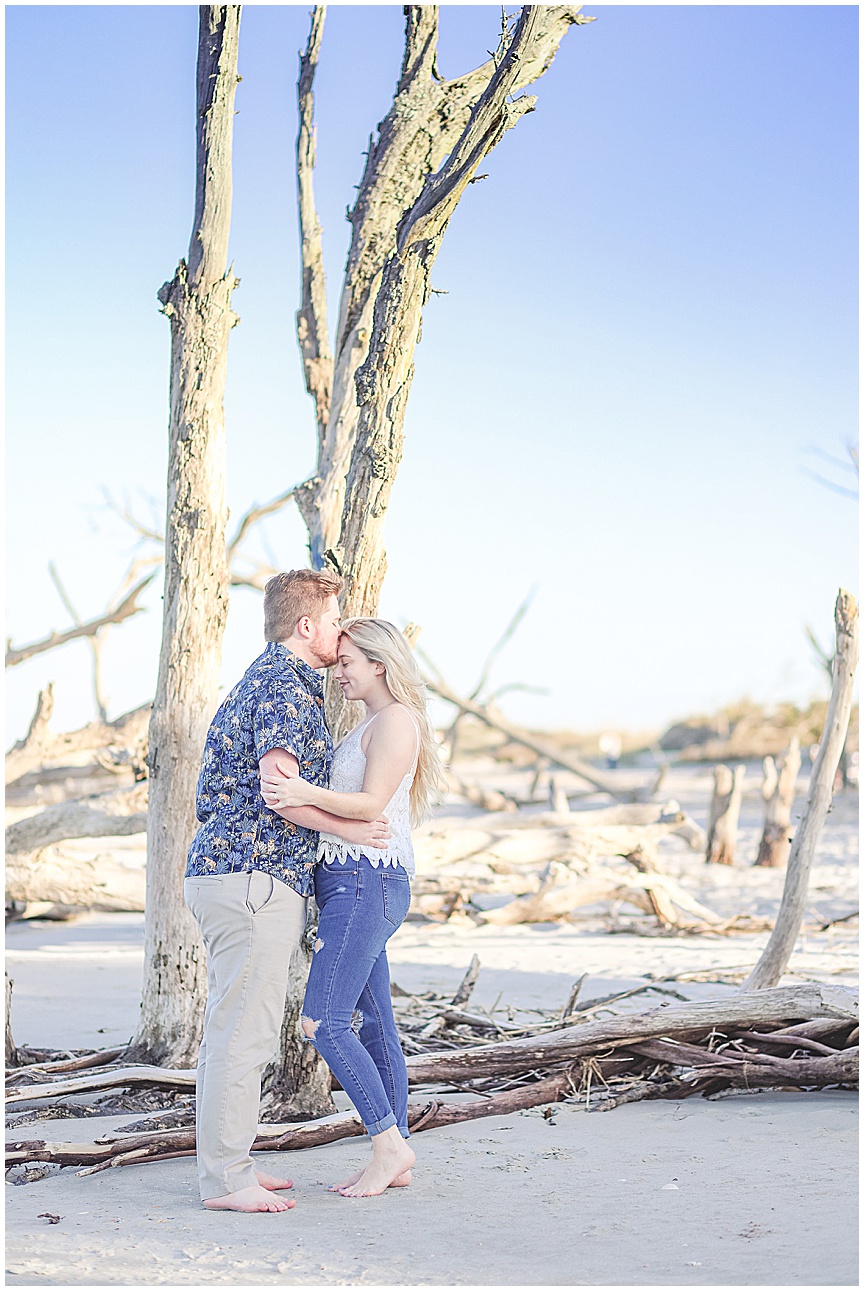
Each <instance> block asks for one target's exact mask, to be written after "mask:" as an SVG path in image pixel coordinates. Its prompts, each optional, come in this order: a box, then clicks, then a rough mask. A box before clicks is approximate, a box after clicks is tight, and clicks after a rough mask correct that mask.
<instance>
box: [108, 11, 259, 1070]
mask: <svg viewBox="0 0 864 1291" xmlns="http://www.w3.org/2000/svg"><path fill="white" fill-rule="evenodd" d="M239 24H240V6H239V5H202V6H200V28H199V40H198V125H197V144H198V147H197V185H196V199H195V219H194V223H193V228H192V237H191V240H190V243H189V256H188V263H186V262H185V261H182V260H181V261H180V264H179V266H178V268H177V273H176V275H175V276H174V279H173V281H172V282H169V283H166V284H165V286H164V287H163V288H162V289H161V291H160V292H159V299H160V300H161V301H162V304H163V306H164V312H165V314H166V315H167V316H168V318H169V319H170V321H171V421H170V449H169V463H168V519H167V528H166V537H165V605H164V617H163V627H162V651H161V654H160V658H159V678H158V683H157V689H156V698H155V701H154V705H153V716H152V718H151V722H150V754H149V766H150V777H151V781H152V783H151V786H150V803H149V813H148V822H147V844H148V854H147V919H146V927H145V944H144V962H145V970H144V995H143V999H142V1004H141V1020H140V1024H139V1027H138V1032H137V1035H136V1036H135V1039H134V1041H133V1045H132V1050H131V1052H132V1053H133V1054H134V1056H135V1057H136V1058H138V1059H139V1060H142V1061H150V1062H155V1063H172V1064H174V1065H182V1064H188V1063H190V1062H192V1061H193V1060H194V1057H195V1052H196V1050H197V1047H198V1043H199V1041H200V1035H201V1024H202V1015H203V1005H204V995H205V975H204V953H203V947H202V943H201V939H200V937H199V934H198V930H197V928H196V926H195V923H194V921H193V919H192V916H191V915H190V914H189V912H188V910H187V909H186V906H185V904H184V902H183V869H184V864H183V863H184V859H185V856H186V852H187V849H188V847H189V843H190V840H191V838H192V834H193V833H194V830H195V784H196V778H197V774H198V764H199V761H200V758H201V751H202V748H203V746H204V737H205V734H206V730H207V722H208V720H209V719H210V717H211V715H212V713H213V710H214V709H215V706H216V696H217V689H218V683H219V665H220V660H221V652H222V636H223V632H224V629H225V617H226V614H227V608H228V569H227V562H226V555H225V525H226V521H227V506H226V501H225V416H224V408H223V397H224V392H225V374H226V367H227V355H228V334H229V332H230V330H231V328H232V327H233V326H234V324H235V323H236V322H237V317H236V315H235V314H234V313H233V312H232V310H231V292H232V290H233V288H234V287H235V286H236V283H237V280H236V279H235V277H234V273H233V269H229V270H228V272H227V273H226V272H225V264H226V260H227V255H228V231H229V226H230V219H231V145H232V138H233V128H234V95H235V91H236V88H237V80H238V77H237V42H238V33H239Z"/></svg>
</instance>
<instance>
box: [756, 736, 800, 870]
mask: <svg viewBox="0 0 864 1291" xmlns="http://www.w3.org/2000/svg"><path fill="white" fill-rule="evenodd" d="M765 761H766V762H769V761H771V762H772V765H773V759H770V758H766V759H765ZM800 770H801V748H800V745H799V742H798V736H797V735H793V736H792V739H791V741H790V744H789V748H788V749H787V750H786V754H785V756H784V758H783V760H782V762H781V763H780V766H779V768H777V770H776V771H775V774H774V776H773V785H772V784H771V781H770V780H769V781H768V783H767V784H766V785H765V787H764V788H763V794H764V795H765V799H766V802H765V828H764V829H763V830H762V838H761V840H760V843H759V854H758V855H757V857H756V864H757V865H768V866H773V867H774V868H776V869H781V868H782V867H783V866H784V865H785V864H786V862H787V860H788V859H789V848H790V846H791V843H792V802H793V800H794V798H795V782H796V780H797V779H798V772H799V771H800ZM769 787H770V793H769V792H767V790H768V789H769Z"/></svg>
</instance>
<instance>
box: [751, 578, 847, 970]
mask: <svg viewBox="0 0 864 1291" xmlns="http://www.w3.org/2000/svg"><path fill="white" fill-rule="evenodd" d="M834 625H835V630H836V633H837V653H836V654H835V656H834V679H833V684H832V687H831V699H830V701H829V703H828V712H827V714H826V717H825V729H824V730H823V732H822V739H821V741H820V743H819V752H818V753H817V755H816V761H815V762H814V764H813V771H812V773H811V776H810V788H809V789H808V791H807V805H806V807H805V808H804V815H803V816H802V818H801V824H800V825H799V826H798V829H797V830H796V832H795V838H794V841H793V843H792V850H791V852H790V854H789V864H788V867H787V869H786V883H785V885H784V887H783V896H782V899H781V901H780V911H779V913H778V915H777V922H776V923H775V925H774V931H773V932H772V934H771V936H770V938H769V941H768V945H767V946H766V947H765V949H764V951H763V952H762V955H761V958H760V959H759V962H758V964H757V965H756V967H755V968H754V969H753V972H752V973H751V974H750V976H749V977H748V978H747V981H746V982H745V983H744V985H743V987H742V988H741V989H742V990H744V991H756V990H764V989H765V987H768V986H776V985H777V983H778V982H779V981H780V978H781V977H782V976H783V973H784V972H785V971H786V965H787V964H788V963H789V959H790V957H791V955H792V951H793V949H794V947H795V942H796V940H797V938H798V933H799V932H800V930H801V921H802V919H803V918H804V906H805V902H806V900H807V885H808V883H809V881H810V869H811V866H812V864H813V857H814V855H815V853H816V844H817V842H818V841H819V834H820V832H821V829H822V826H823V824H824V823H825V817H826V816H827V815H828V809H829V807H830V806H831V798H832V796H833V793H834V777H835V776H836V774H837V765H838V763H839V761H840V754H841V753H842V752H843V746H844V744H845V743H846V732H847V730H848V728H849V714H850V713H851V711H852V693H853V690H854V686H855V669H856V667H857V666H858V606H857V604H856V602H855V598H854V596H850V594H849V593H848V592H844V591H842V590H841V591H840V593H839V595H838V597H837V603H836V605H835V607H834Z"/></svg>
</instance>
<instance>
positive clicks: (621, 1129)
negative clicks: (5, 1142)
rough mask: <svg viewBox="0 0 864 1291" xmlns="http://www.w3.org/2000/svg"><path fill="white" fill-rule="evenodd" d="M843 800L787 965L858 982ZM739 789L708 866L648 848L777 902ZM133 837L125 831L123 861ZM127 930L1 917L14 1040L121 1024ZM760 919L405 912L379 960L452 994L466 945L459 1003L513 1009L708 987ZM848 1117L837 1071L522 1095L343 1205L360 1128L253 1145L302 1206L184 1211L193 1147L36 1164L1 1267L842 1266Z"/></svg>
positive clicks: (845, 1266)
mask: <svg viewBox="0 0 864 1291" xmlns="http://www.w3.org/2000/svg"><path fill="white" fill-rule="evenodd" d="M706 775H707V773H706V772H704V771H701V770H700V771H696V770H692V769H691V770H689V771H686V772H683V771H682V772H681V773H679V774H678V779H677V782H676V783H674V784H673V785H672V790H673V791H674V793H675V795H676V797H678V798H679V800H681V801H682V804H683V805H685V807H687V809H688V810H691V811H692V812H693V814H694V816H696V817H697V819H699V818H702V819H704V807H705V802H704V801H703V796H704V795H703V790H704V783H703V782H704V781H705V777H706ZM754 788H755V786H754ZM700 804H701V806H700ZM854 807H855V804H854V800H853V796H852V795H851V794H847V795H843V796H842V797H841V798H838V799H837V800H836V802H835V808H834V810H833V812H832V815H831V816H830V817H829V823H828V825H827V826H826V830H825V832H824V835H823V839H822V842H821V844H820V854H819V858H818V864H817V866H816V869H815V871H814V874H813V880H812V884H811V893H812V898H813V899H812V906H813V911H812V921H811V923H810V926H809V928H808V930H806V931H805V934H804V935H803V936H802V938H801V939H800V940H799V944H798V946H797V948H796V952H795V956H794V957H793V960H792V963H791V964H790V974H789V975H788V976H787V977H786V978H785V979H784V980H785V981H787V982H792V981H796V980H801V979H802V978H813V979H815V980H820V981H826V982H833V983H837V984H842V985H846V986H852V985H854V984H855V981H856V980H857V979H856V971H857V926H856V924H855V923H854V922H853V923H852V924H851V925H850V924H839V925H835V926H834V927H833V928H831V929H829V930H828V931H826V932H819V931H815V927H816V920H817V918H820V919H822V920H823V921H825V920H827V919H830V918H837V917H840V916H841V915H842V914H844V913H847V912H848V911H849V910H851V909H854V908H855V905H856V903H857V896H856V879H857V872H856V868H855V860H854V851H855V811H854ZM745 808H746V810H745V812H744V813H743V814H742V829H741V860H742V867H741V868H738V867H736V868H734V869H729V870H727V869H725V868H723V867H717V866H713V867H706V866H704V862H702V861H701V860H700V858H699V857H698V856H695V855H693V854H692V853H688V852H686V851H685V850H684V849H683V848H682V847H680V845H678V844H675V843H672V844H670V845H669V846H668V847H666V845H665V844H664V849H665V850H664V851H663V862H664V867H665V868H666V869H667V870H668V871H669V872H670V873H675V874H676V875H677V876H678V878H679V881H681V882H682V883H685V884H686V885H687V887H688V890H689V891H691V892H693V894H694V895H696V896H698V898H699V900H702V901H705V902H706V903H707V904H709V905H712V906H713V908H715V909H718V910H720V911H721V912H722V913H726V912H727V911H728V912H734V911H735V910H739V911H748V912H750V913H761V912H763V911H765V912H770V911H771V910H772V909H776V904H777V901H778V900H779V895H780V892H781V890H782V883H783V874H782V872H778V871H770V870H763V871H754V870H752V869H750V868H744V867H743V861H744V859H745V858H747V857H748V856H749V852H750V851H752V846H753V842H754V839H755V838H756V837H757V836H758V802H757V800H756V798H755V797H751V798H750V799H749V800H748V799H745ZM137 844H138V840H125V847H126V848H127V849H128V856H129V863H134V847H135V846H136V845H137ZM808 917H809V916H808ZM142 934H143V916H142V915H139V914H97V913H92V914H88V915H82V916H79V917H78V918H77V919H75V920H74V921H72V922H69V923H61V924H56V923H53V924H52V923H48V922H43V921H39V920H31V921H26V922H21V923H16V924H13V925H11V926H10V928H9V929H8V950H9V953H8V959H9V972H10V975H11V976H12V977H13V978H14V980H15V989H14V1002H13V1027H14V1031H15V1038H16V1041H17V1042H18V1043H19V1044H31V1045H37V1044H38V1045H46V1046H52V1047H56V1048H63V1047H66V1046H68V1047H75V1048H83V1047H85V1046H93V1047H97V1046H99V1047H102V1046H108V1045H111V1044H114V1043H119V1042H122V1041H124V1040H126V1039H127V1038H128V1037H129V1036H130V1034H131V1033H132V1031H133V1029H134V1026H135V1018H136V1013H137V1008H138V999H139V991H140V981H141V971H142V962H143V959H142ZM767 935H768V934H767V933H748V934H736V935H733V936H727V937H721V936H706V935H700V936H691V937H685V936H678V937H649V936H635V935H632V934H618V935H610V934H609V933H608V932H605V931H603V926H602V920H600V918H599V917H596V916H592V915H591V913H590V912H588V913H587V914H586V917H585V918H584V919H580V921H579V922H577V923H560V924H534V925H522V926H517V927H508V928H495V927H491V926H486V927H482V926H480V927H478V926H475V925H474V924H473V923H471V922H470V921H469V920H468V919H467V918H465V917H464V916H463V917H454V918H453V919H451V920H450V921H449V922H447V923H429V922H410V923H406V924H405V925H404V926H403V928H402V929H401V930H400V932H399V933H398V935H397V936H396V937H395V938H394V939H393V941H392V943H391V963H392V973H393V979H394V981H396V982H397V983H398V984H399V985H400V986H401V987H402V988H403V989H404V990H407V991H410V992H420V991H426V990H436V991H441V992H443V991H445V990H453V989H455V988H456V986H457V985H458V983H459V981H460V979H461V977H462V975H463V973H464V971H465V968H466V967H467V964H468V962H469V960H470V958H471V955H472V954H473V953H476V954H477V955H478V956H479V958H480V961H481V965H482V970H481V974H480V979H479V981H478V984H477V987H476V990H475V994H474V997H473V998H474V1000H475V1001H476V1003H477V1004H478V1005H482V1006H485V1007H487V1008H490V1007H492V1005H493V1004H494V1003H495V1001H496V999H497V998H498V997H499V996H500V999H501V1001H502V1002H503V1003H505V1004H511V1005H513V1006H514V1007H518V1008H522V1009H531V1008H556V1007H560V1006H561V1005H562V1004H563V1002H564V1000H565V999H566V997H567V994H568V992H569V990H570V987H571V986H572V984H573V981H574V979H575V978H576V977H578V976H579V975H581V974H582V973H588V974H589V975H590V976H589V978H588V980H587V982H586V983H585V986H584V988H583V994H584V996H585V998H586V999H590V998H593V997H595V996H601V995H604V994H607V993H609V992H611V991H614V990H616V989H622V990H623V989H627V988H628V987H631V986H635V985H640V984H642V985H644V984H645V983H646V981H648V980H650V979H651V978H654V979H656V978H659V977H663V976H668V977H676V978H678V979H681V978H687V977H688V976H692V975H697V976H701V977H703V978H709V979H712V980H707V981H705V980H702V981H696V982H694V981H681V980H679V981H678V982H677V984H676V989H678V990H680V991H682V992H683V993H685V994H686V995H687V996H688V997H689V998H693V999H696V998H701V999H704V998H709V997H711V996H714V997H716V996H718V995H722V994H724V993H727V992H730V991H732V990H734V989H735V981H736V979H739V978H740V973H741V972H742V971H746V969H747V968H748V967H749V966H750V965H752V964H753V963H754V962H755V960H756V958H757V957H758V954H759V951H760V950H761V948H762V946H764V944H765V941H766V939H767ZM641 1001H642V1002H641V1003H638V1004H637V1005H635V1007H640V1008H644V1007H650V1003H651V997H650V996H648V997H645V996H642V997H641ZM336 1097H337V1102H338V1104H339V1106H340V1107H344V1106H346V1103H345V1100H344V1095H341V1094H337V1096H336ZM451 1097H454V1096H451ZM856 1113H857V1097H856V1095H854V1094H853V1093H851V1092H849V1091H844V1090H836V1089H835V1090H826V1091H822V1092H819V1093H801V1092H792V1091H778V1092H772V1093H760V1094H747V1095H740V1096H736V1097H725V1098H716V1099H711V1100H706V1099H703V1098H699V1097H695V1098H690V1099H686V1100H683V1101H681V1102H671V1101H670V1102H664V1101H656V1102H642V1103H638V1104H633V1105H629V1106H623V1107H619V1108H617V1109H616V1110H613V1111H608V1112H604V1113H597V1112H592V1111H590V1110H587V1109H586V1107H585V1103H584V1101H582V1102H581V1103H578V1104H577V1103H572V1102H570V1103H564V1104H559V1105H557V1106H556V1107H555V1108H554V1110H553V1114H552V1115H551V1117H549V1118H547V1117H545V1116H544V1115H543V1109H542V1108H538V1109H532V1110H530V1111H527V1112H523V1113H520V1114H516V1115H513V1116H509V1117H497V1118H488V1119H485V1120H478V1121H474V1122H468V1123H465V1124H462V1125H458V1126H454V1127H451V1128H448V1129H442V1130H433V1131H429V1132H426V1133H422V1134H419V1135H417V1136H415V1140H414V1146H415V1150H416V1152H417V1156H418V1169H417V1172H416V1178H415V1182H414V1184H412V1186H411V1188H409V1189H404V1190H398V1191H397V1190H391V1191H390V1192H389V1193H387V1194H386V1195H384V1196H383V1197H380V1198H374V1199H364V1200H356V1201H354V1200H352V1201H349V1200H346V1199H344V1198H341V1197H338V1196H334V1195H332V1194H328V1193H327V1192H326V1191H325V1186H326V1184H328V1183H330V1182H332V1181H334V1180H336V1179H338V1178H341V1177H343V1176H344V1175H345V1174H347V1173H348V1172H349V1171H350V1170H351V1169H352V1168H353V1167H354V1165H355V1163H357V1162H358V1161H359V1159H360V1158H361V1156H362V1155H363V1151H364V1149H363V1148H362V1146H361V1142H360V1141H359V1140H356V1139H354V1140H347V1141H343V1142H340V1143H336V1144H332V1145H329V1146H326V1147H321V1148H315V1149H311V1150H307V1151H304V1152H302V1153H292V1154H281V1155H279V1154H261V1155H260V1162H261V1168H263V1169H269V1170H271V1171H276V1170H284V1171H286V1172H287V1173H288V1174H289V1175H290V1176H291V1177H293V1178H294V1180H295V1188H294V1195H295V1196H296V1200H297V1206H296V1208H295V1209H294V1210H292V1211H290V1212H288V1213H285V1214H278V1215H252V1216H247V1215H236V1214H223V1215H214V1214H210V1213H207V1212H205V1211H203V1210H201V1208H200V1206H199V1203H198V1198H197V1192H196V1188H195V1179H194V1166H193V1162H192V1161H191V1159H188V1158H181V1159H175V1160H169V1161H164V1162H161V1163H158V1164H153V1165H147V1166H132V1167H126V1168H121V1169H115V1170H109V1171H105V1172H102V1173H100V1174H97V1175H93V1176H90V1177H85V1178H79V1177H76V1174H75V1171H74V1169H73V1168H66V1169H63V1170H54V1172H52V1173H51V1174H50V1175H49V1176H47V1177H45V1178H43V1179H40V1180H38V1181H37V1182H33V1183H29V1184H26V1185H18V1186H16V1185H15V1184H14V1183H13V1182H11V1180H10V1181H7V1191H6V1197H7V1250H6V1262H7V1284H8V1285H10V1286H15V1285H68V1286H83V1285H95V1286H103V1285H104V1286H109V1285H183V1286H191V1285H228V1286H257V1285H262V1286H263V1285H284V1284H289V1285H291V1284H297V1285H324V1286H330V1285H336V1286H341V1285H352V1284H357V1285H372V1286H376V1285H377V1286H381V1285H397V1286H405V1285H430V1286H434V1285H458V1286H463V1285H481V1286H487V1285H488V1286H492V1285H505V1286H519V1285H549V1286H567V1285H572V1286H585V1285H598V1286H622V1285H625V1286H626V1285H635V1286H661V1285H673V1286H687V1285H693V1286H708V1285H718V1284H719V1285H732V1286H756V1285H765V1286H782V1285H787V1286H806V1285H827V1286H847V1285H854V1284H855V1283H856V1281H857V1265H856V1250H855V1231H856V1215H857V1200H856V1192H855V1179H856V1155H855V1154H856V1120H857V1117H856ZM135 1119H138V1116H137V1115H136V1114H130V1113H127V1114H126V1115H119V1116H112V1117H98V1118H97V1117H93V1118H86V1119H74V1120H68V1119H64V1120H60V1121H38V1122H34V1123H32V1124H31V1125H30V1126H29V1127H28V1126H26V1125H19V1126H18V1127H17V1128H16V1129H15V1130H14V1137H15V1138H26V1137H40V1138H41V1137H45V1138H62V1139H66V1140H75V1141H81V1140H84V1139H87V1140H89V1139H91V1138H92V1137H96V1136H98V1135H99V1134H100V1133H104V1132H106V1131H109V1130H112V1129H115V1128H117V1127H119V1126H122V1125H125V1124H128V1123H129V1122H130V1121H131V1120H135ZM13 1178H14V1176H13ZM45 1214H49V1215H58V1216H60V1219H59V1222H56V1223H50V1222H49V1221H48V1219H46V1218H42V1217H40V1216H43V1215H45Z"/></svg>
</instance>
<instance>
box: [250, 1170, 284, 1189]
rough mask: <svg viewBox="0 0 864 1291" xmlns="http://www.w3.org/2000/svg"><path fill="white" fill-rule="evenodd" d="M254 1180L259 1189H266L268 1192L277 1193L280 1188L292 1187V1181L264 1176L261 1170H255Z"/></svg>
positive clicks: (270, 1175) (269, 1175) (268, 1175)
mask: <svg viewBox="0 0 864 1291" xmlns="http://www.w3.org/2000/svg"><path fill="white" fill-rule="evenodd" d="M255 1178H256V1179H257V1180H258V1182H259V1183H260V1185H261V1187H262V1188H266V1189H267V1191H268V1192H278V1191H279V1190H280V1188H293V1187H294V1180H293V1179H277V1178H276V1176H275V1175H272V1174H264V1172H263V1170H256V1171H255Z"/></svg>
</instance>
